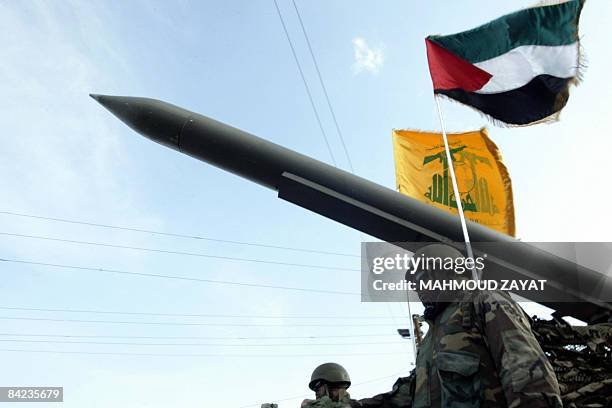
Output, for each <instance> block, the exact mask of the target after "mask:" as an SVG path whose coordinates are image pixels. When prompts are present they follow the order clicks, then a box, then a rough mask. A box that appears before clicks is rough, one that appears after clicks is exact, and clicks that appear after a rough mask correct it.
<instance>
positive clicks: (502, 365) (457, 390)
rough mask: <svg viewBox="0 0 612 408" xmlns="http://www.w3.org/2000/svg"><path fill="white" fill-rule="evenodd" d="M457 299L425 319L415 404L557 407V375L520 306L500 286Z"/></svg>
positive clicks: (558, 398)
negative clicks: (425, 326) (428, 319)
mask: <svg viewBox="0 0 612 408" xmlns="http://www.w3.org/2000/svg"><path fill="white" fill-rule="evenodd" d="M461 299H462V300H461V301H460V302H456V303H449V304H448V305H447V306H446V308H444V310H442V311H441V312H440V313H439V314H438V315H437V316H436V317H435V318H434V319H433V321H428V323H429V330H428V332H427V335H426V336H425V338H424V339H423V341H422V343H421V345H420V347H419V351H418V355H417V361H416V381H415V394H414V402H413V407H414V408H421V407H458V408H464V407H511V408H515V407H536V408H537V407H561V406H562V405H561V399H560V397H559V385H558V384H557V379H556V377H555V374H554V372H553V370H552V367H551V365H550V363H549V362H548V359H547V358H546V356H545V354H544V352H543V351H542V348H541V347H540V345H539V344H538V342H537V341H536V339H535V338H534V336H533V334H532V332H531V328H530V324H529V320H528V318H527V316H525V314H524V312H523V310H522V309H521V308H520V307H519V306H518V305H517V304H516V303H515V302H514V301H513V300H512V299H511V298H510V297H509V296H508V295H507V294H505V293H501V292H474V293H467V294H464V295H463V297H462V298H461Z"/></svg>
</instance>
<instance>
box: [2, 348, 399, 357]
mask: <svg viewBox="0 0 612 408" xmlns="http://www.w3.org/2000/svg"><path fill="white" fill-rule="evenodd" d="M0 351H5V352H16V353H50V354H84V355H106V356H143V357H223V358H225V357H238V358H245V357H249V358H260V357H261V358H279V357H280V358H286V357H330V358H331V357H333V358H337V357H357V356H361V357H369V356H390V355H397V353H393V352H385V353H348V354H276V353H275V354H222V353H211V354H164V353H118V352H101V351H60V350H24V349H0Z"/></svg>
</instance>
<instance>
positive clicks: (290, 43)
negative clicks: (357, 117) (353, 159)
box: [274, 0, 338, 167]
mask: <svg viewBox="0 0 612 408" xmlns="http://www.w3.org/2000/svg"><path fill="white" fill-rule="evenodd" d="M274 6H276V11H277V12H278V18H279V19H280V22H281V24H282V26H283V31H284V32H285V37H287V41H288V42H289V47H291V53H292V54H293V58H294V59H295V63H296V65H297V68H298V71H299V73H300V77H301V78H302V82H303V83H304V88H306V93H307V94H308V99H309V100H310V106H312V110H313V112H314V114H315V117H316V119H317V123H318V124H319V129H321V134H322V135H323V139H325V145H326V146H327V150H328V151H329V155H330V156H331V159H332V162H333V163H334V166H336V167H337V166H338V164H337V163H336V158H335V157H334V153H333V152H332V149H331V146H330V145H329V140H328V139H327V134H326V133H325V129H323V123H321V118H320V117H319V112H318V111H317V107H316V106H315V103H314V100H313V99H312V94H311V93H310V87H309V86H308V83H307V82H306V77H305V76H304V71H302V65H301V64H300V60H299V59H298V57H297V53H296V52H295V47H294V46H293V42H292V41H291V37H290V36H289V31H287V26H286V25H285V20H284V19H283V15H282V13H281V11H280V8H279V7H278V3H277V1H276V0H274Z"/></svg>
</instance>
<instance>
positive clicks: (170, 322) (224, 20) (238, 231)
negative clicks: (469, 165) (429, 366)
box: [0, 0, 612, 408]
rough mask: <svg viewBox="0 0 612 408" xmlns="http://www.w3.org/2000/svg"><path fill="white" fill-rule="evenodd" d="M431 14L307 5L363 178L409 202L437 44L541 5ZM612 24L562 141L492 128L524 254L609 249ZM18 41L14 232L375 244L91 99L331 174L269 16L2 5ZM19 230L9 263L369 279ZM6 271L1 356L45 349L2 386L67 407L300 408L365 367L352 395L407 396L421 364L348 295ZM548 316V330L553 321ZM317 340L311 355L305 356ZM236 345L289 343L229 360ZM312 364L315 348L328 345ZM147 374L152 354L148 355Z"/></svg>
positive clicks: (609, 10)
mask: <svg viewBox="0 0 612 408" xmlns="http://www.w3.org/2000/svg"><path fill="white" fill-rule="evenodd" d="M424 4H425V3H423V2H416V1H409V2H400V1H384V2H376V3H373V2H368V1H326V2H324V1H310V2H306V1H303V0H302V1H298V6H299V7H300V11H301V13H302V18H303V20H304V23H305V25H306V29H307V30H308V34H309V36H310V40H311V43H312V46H313V49H314V52H315V53H316V56H317V59H318V63H319V66H320V69H321V72H322V74H323V77H324V79H325V82H326V85H327V89H328V92H329V95H330V97H331V100H332V103H333V106H334V109H335V112H336V116H337V118H338V122H339V124H340V127H341V129H342V131H343V134H344V137H345V141H346V144H347V148H348V151H349V153H350V156H351V159H352V162H353V164H354V167H355V171H356V173H358V174H359V175H361V176H363V177H366V178H368V179H370V180H373V181H375V182H378V183H381V184H383V185H386V186H388V187H390V188H393V186H394V171H393V163H392V151H391V137H390V136H391V129H392V128H420V129H427V130H435V129H438V127H439V126H438V122H437V116H436V115H437V114H436V111H435V106H434V103H433V99H432V96H431V84H430V80H429V76H428V72H427V66H426V58H425V49H424V41H423V39H424V37H425V36H426V35H428V34H434V33H444V34H446V33H452V32H456V31H460V30H463V29H467V28H470V27H473V26H475V25H478V24H480V23H482V22H485V21H488V20H490V19H492V18H495V17H497V16H499V15H502V14H504V13H506V12H509V11H512V10H515V9H518V8H521V7H524V6H527V5H529V4H531V2H530V1H522V0H521V1H513V2H495V3H492V2H489V1H484V0H471V1H462V2H442V1H435V2H428V3H427V5H424ZM279 5H280V8H281V11H282V12H283V15H284V17H285V21H286V24H287V27H288V29H289V32H290V35H291V36H292V39H293V40H294V43H295V47H296V51H297V54H298V56H299V58H300V60H301V62H302V65H303V68H304V72H305V76H306V78H307V80H308V82H309V85H310V87H311V90H312V92H313V97H314V100H315V103H316V105H317V107H318V108H319V112H320V114H321V117H322V121H323V125H324V127H325V129H326V131H327V134H328V137H329V140H330V143H331V147H332V151H333V152H334V154H335V156H336V158H337V160H338V163H339V165H340V166H341V167H343V168H345V169H346V168H347V162H346V159H345V158H344V156H343V151H342V146H341V144H340V141H339V139H338V137H337V135H336V133H335V131H334V126H333V122H332V120H331V116H330V115H329V112H328V111H327V110H326V106H325V100H324V97H323V93H322V91H321V89H320V87H319V86H318V80H317V77H316V72H315V71H314V67H313V65H312V63H311V61H310V59H309V54H308V49H307V48H306V43H305V41H304V38H303V36H302V34H301V31H300V27H299V22H298V20H297V16H296V14H295V11H294V9H293V6H292V4H291V2H290V1H284V0H279ZM610 20H612V4H610V3H609V2H606V1H602V0H592V1H589V2H588V4H587V5H586V7H585V10H584V12H583V18H582V21H581V32H582V35H583V46H584V49H585V51H586V55H587V63H588V69H587V71H586V73H585V78H584V83H583V84H582V85H581V86H580V87H578V88H576V89H574V90H573V91H572V96H571V98H570V101H569V104H568V106H567V108H566V109H565V110H564V112H563V114H562V119H561V121H560V122H559V123H555V124H552V125H540V126H534V127H530V128H521V129H499V128H494V127H491V126H489V129H490V134H491V137H492V138H493V139H494V140H495V141H496V142H497V144H498V146H499V147H500V149H501V151H502V153H503V154H504V158H505V161H506V163H507V165H508V168H509V171H510V174H511V177H512V179H513V187H514V195H515V203H516V218H517V233H518V234H517V235H518V237H520V238H521V239H523V240H525V241H611V240H612V239H611V238H612V234H611V232H610V226H611V225H610V217H609V216H608V215H607V214H608V208H609V202H610V200H611V199H612V195H611V193H610V191H609V189H606V188H605V185H607V180H606V177H607V176H606V175H607V174H608V173H609V171H608V166H607V164H608V161H609V159H608V157H609V151H610V149H611V148H612V143H611V142H610V139H609V137H608V129H607V128H608V126H607V125H606V123H607V121H606V119H607V117H608V115H609V112H608V110H609V109H608V107H609V103H608V102H609V100H610V99H611V98H612V86H611V85H610V81H609V73H608V71H609V67H610V65H611V64H610V63H611V60H610V59H611V56H610V52H609V44H608V42H606V41H604V40H603V38H604V37H603V36H602V34H601V33H603V32H606V31H605V30H607V25H606V24H607V22H609V21H610ZM0 34H1V37H2V38H4V39H5V41H4V44H3V47H1V48H0V60H1V61H2V64H0V83H2V84H3V86H2V92H1V93H0V112H2V113H1V115H2V121H1V122H0V123H1V125H0V126H1V127H2V135H3V137H2V145H1V148H0V152H1V153H2V156H1V157H2V160H1V161H0V186H1V187H2V191H3V194H2V198H3V199H2V205H0V211H4V212H13V213H23V214H33V215H40V216H45V217H56V218H67V219H74V220H82V221H87V222H93V223H101V224H110V225H119V226H128V227H134V228H140V229H147V230H154V231H163V232H169V233H177V234H187V235H197V236H202V237H210V238H216V239H224V240H234V241H244V242H255V243H264V244H271V245H277V246H288V247H296V248H311V249H317V250H324V251H331V252H339V253H344V254H352V255H358V254H359V244H360V241H361V240H362V236H360V234H359V233H357V232H356V231H353V230H351V229H349V228H346V227H344V226H342V225H340V224H337V223H334V222H331V221H329V220H327V219H324V218H322V217H320V216H317V215H315V214H311V213H308V212H306V211H303V210H301V209H300V208H297V207H294V206H292V205H290V204H288V203H285V202H283V201H281V200H278V199H277V198H276V196H275V193H274V192H272V191H270V190H266V189H263V188H261V187H260V186H258V185H255V184H252V183H250V182H248V181H245V180H242V179H240V178H238V177H235V176H233V175H230V174H227V173H224V172H222V171H220V170H218V169H216V168H213V167H211V166H208V165H205V164H203V163H201V162H198V161H196V160H194V159H192V158H189V157H187V156H184V155H180V154H178V153H177V152H175V151H172V150H170V149H166V148H163V147H161V146H159V145H156V144H154V143H151V142H150V141H148V140H146V139H144V138H142V137H140V136H137V135H136V134H134V133H133V132H132V131H131V130H130V129H128V128H127V127H126V126H124V125H123V124H122V123H120V122H119V121H117V120H116V119H115V118H114V117H112V116H111V115H110V114H109V113H108V112H106V111H105V110H104V109H103V108H101V107H100V106H99V105H98V104H96V103H95V102H94V101H93V100H91V99H90V98H89V97H88V96H87V95H88V94H89V93H92V92H93V93H104V94H117V95H133V96H148V97H154V98H157V99H162V100H165V101H168V102H171V103H174V104H177V105H179V106H183V107H185V108H187V109H189V110H192V111H195V112H200V113H202V114H205V115H207V116H210V117H213V118H215V119H217V120H220V121H223V122H226V123H228V124H231V125H233V126H236V127H238V128H242V129H244V130H247V131H249V132H251V133H254V134H256V135H259V136H262V137H264V138H266V139H268V140H271V141H273V142H276V143H279V144H282V145H284V146H286V147H289V148H292V149H294V150H297V151H299V152H302V153H305V154H307V155H309V156H312V157H315V158H317V159H319V160H323V161H326V162H331V159H330V156H329V153H328V151H327V149H326V147H325V143H324V141H323V138H322V136H321V134H320V131H319V128H318V125H317V123H316V121H315V118H314V116H313V113H312V110H311V107H310V104H309V101H308V99H307V96H306V93H305V90H304V86H303V84H302V82H301V80H300V78H299V74H298V71H297V69H296V66H295V62H294V60H293V57H292V55H291V51H290V49H289V46H288V44H287V41H286V39H285V36H284V33H283V31H282V26H281V25H280V22H279V19H278V15H277V13H276V9H275V7H274V2H273V0H254V1H232V2H211V1H206V2H187V1H177V2H172V3H171V2H163V1H157V2H155V1H136V0H134V1H130V2H121V1H92V2H77V1H22V2H0ZM443 109H444V112H445V116H446V119H447V125H448V129H449V130H451V131H461V130H467V129H474V128H479V127H481V126H482V125H485V124H486V123H485V121H484V119H482V118H481V117H480V116H479V115H477V114H476V113H473V112H472V111H471V110H469V109H466V108H464V107H462V106H459V105H455V104H451V103H448V102H444V104H443ZM0 221H1V223H2V228H0V232H1V233H3V234H0V257H1V258H3V259H14V260H25V261H32V262H41V263H53V264H61V265H72V266H81V267H87V268H105V269H113V270H122V271H130V272H137V273H149V274H163V275H173V276H183V277H196V278H199V279H209V280H224V281H235V282H242V283H259V284H269V285H280V286H294V287H304V288H313V289H329V288H333V289H334V290H340V291H347V292H358V291H359V276H358V272H355V271H341V270H335V269H329V270H327V269H314V268H305V267H282V266H279V265H270V264H261V263H253V262H244V261H228V260H221V259H211V258H205V257H200V256H186V255H176V254H168V253H154V252H146V251H138V250H128V249H119V248H110V247H101V246H93V245H83V244H75V243H67V242H58V241H50V240H42V239H36V238H24V237H16V236H14V235H6V234H7V233H9V234H21V235H29V236H38V237H51V238H58V239H65V240H79V241H88V242H95V243H106V244H113V245H122V246H132V247H140V248H153V249H162V250H167V251H179V252H191V253H200V254H209V255H217V256H224V257H239V258H248V259H264V260H272V261H277V262H290V263H300V264H313V265H322V266H331V267H337V268H347V269H358V268H359V260H358V258H355V257H350V256H332V255H323V254H318V253H317V254H315V253H304V252H296V251H286V250H279V249H271V248H261V247H252V246H245V245H231V244H223V243H219V242H212V241H206V240H201V239H200V240H195V239H187V238H178V237H168V236H160V235H152V234H147V233H137V232H129V231H122V230H116V229H108V228H96V227H91V226H83V225H75V224H67V223H61V222H52V221H44V220H36V219H31V218H24V217H17V216H14V215H13V216H10V215H7V214H0ZM0 272H1V273H2V280H1V281H0V299H1V301H0V307H2V308H3V309H0V320H1V324H2V330H1V332H2V333H4V334H1V335H0V340H1V343H2V344H0V349H5V350H6V349H11V350H28V351H21V352H17V351H0V356H1V358H2V361H3V364H2V365H3V367H5V369H4V370H2V372H0V385H7V386H8V385H31V386H42V385H57V386H64V387H65V403H64V406H66V407H85V406H92V407H104V406H115V407H162V406H163V407H165V406H168V405H176V406H179V405H180V406H185V407H196V406H202V405H207V406H212V405H214V404H217V405H219V406H221V405H222V406H227V407H236V408H237V407H241V406H246V405H252V404H254V406H258V404H260V403H262V402H269V401H273V400H277V399H284V398H288V397H295V398H294V399H291V400H287V401H284V402H281V407H283V406H287V407H289V406H297V404H299V402H300V401H301V399H303V398H304V397H305V396H306V395H308V394H309V393H310V392H309V390H308V389H307V382H308V379H309V375H310V372H311V371H312V369H313V368H314V367H315V366H316V365H318V364H320V363H322V362H325V361H337V362H340V363H341V364H343V365H345V366H346V367H347V368H348V369H349V370H350V373H351V376H352V377H353V382H354V384H355V385H354V386H353V387H352V388H351V391H352V394H353V396H355V397H364V396H368V395H372V394H375V393H378V392H383V391H386V390H388V389H390V387H391V385H392V383H393V381H394V378H396V377H397V376H399V375H404V374H406V373H408V372H409V371H410V369H411V366H410V363H411V362H412V358H413V357H412V354H411V351H410V350H411V345H410V343H408V342H406V341H402V340H401V339H399V338H398V336H397V335H396V334H395V329H396V328H398V327H405V326H406V325H407V320H406V316H407V310H406V305H403V304H390V305H381V304H362V303H360V302H359V296H351V295H330V294H322V293H313V292H299V291H289V290H278V289H262V288H249V287H244V286H242V287H238V286H232V285H222V284H211V283H204V282H195V281H186V280H172V279H163V278H153V277H146V276H134V275H131V276H130V275H125V274H123V275H122V274H116V273H115V274H113V273H104V272H101V271H92V270H77V269H66V268H54V267H47V266H41V265H38V266H36V265H32V264H19V263H6V262H2V263H0ZM414 306H415V310H418V308H417V307H416V305H414ZM7 308H37V309H71V310H97V311H105V312H123V313H125V312H130V313H153V314H174V315H189V314H209V315H210V314H214V315H220V314H221V315H234V316H241V317H204V316H197V317H194V316H160V315H142V314H131V315H130V314H110V313H104V314H102V313H84V312H78V313H77V312H43V311H32V310H29V311H28V310H14V309H7ZM531 308H533V306H531ZM532 310H535V311H537V312H541V313H543V311H542V309H541V308H537V307H536V308H533V309H532ZM304 316H317V317H316V318H308V319H306V318H304ZM16 318H18V319H16ZM28 319H59V320H98V321H101V320H102V321H113V322H120V321H121V322H124V323H108V322H106V323H103V322H95V323H94V322H68V321H51V320H28ZM125 322H128V323H125ZM129 322H132V323H129ZM134 322H135V323H134ZM213 324H214V325H213ZM217 325H225V326H217ZM266 325H267V326H266ZM269 325H274V326H269ZM300 325H301V326H300ZM303 325H326V326H322V327H319V326H316V327H311V326H307V327H304V326H303ZM6 333H13V334H45V335H56V336H58V335H64V336H66V335H71V336H97V337H71V338H60V337H41V336H29V337H27V336H21V337H16V336H8V335H6ZM372 335H376V336H379V337H371V336H372ZM100 336H120V337H117V338H108V337H100ZM300 336H301V337H307V336H312V337H316V338H313V339H295V338H292V339H287V338H286V337H300ZM325 336H348V337H331V338H328V337H325ZM131 337H156V338H155V339H142V338H140V339H135V338H131ZM161 337H177V338H180V339H165V340H164V339H161ZM194 337H195V338H196V339H194ZM211 337H213V338H215V339H210V338H211ZM235 337H281V339H272V340H270V339H268V340H262V339H251V340H231V339H229V338H235ZM188 338H191V339H188ZM219 338H220V339H219ZM9 340H10V341H9ZM14 340H30V341H31V340H37V341H42V342H30V343H28V342H23V341H21V342H18V341H14ZM51 340H53V341H90V342H97V343H101V342H124V343H126V342H131V343H170V342H173V343H182V344H185V343H207V344H210V343H215V344H221V345H213V346H211V345H205V346H204V345H199V346H188V345H181V346H177V345H174V346H161V345H158V346H151V345H142V344H137V345H125V344H124V345H109V344H81V343H70V344H63V343H49V342H48V341H51ZM304 343H310V344H307V345H303V344H304ZM316 343H319V344H320V345H313V344H316ZM330 343H342V344H336V345H329V344H330ZM362 343H370V344H362ZM372 343H373V344H372ZM245 344H247V345H245ZM269 344H276V345H275V346H269ZM288 344H289V345H288ZM34 351H60V352H65V353H64V354H59V353H55V354H54V353H47V352H34ZM73 352H78V353H111V354H77V353H73ZM112 353H126V354H123V355H117V354H112ZM137 353H141V354H150V355H148V356H143V355H133V354H137ZM167 354H173V355H174V356H168V355H167ZM180 354H182V355H183V356H179V355H180ZM194 354H202V355H201V356H194ZM7 368H8V369H7ZM361 383H363V384H361ZM358 384H360V385H358ZM7 406H8V405H7ZM20 406H21V405H20ZM25 406H27V405H25Z"/></svg>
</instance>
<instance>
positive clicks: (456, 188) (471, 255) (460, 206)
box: [434, 94, 479, 280]
mask: <svg viewBox="0 0 612 408" xmlns="http://www.w3.org/2000/svg"><path fill="white" fill-rule="evenodd" d="M434 99H435V101H436V107H437V108H438V117H439V119H440V127H441V128H442V139H444V149H445V150H446V161H447V162H448V168H449V170H450V176H451V181H452V183H453V192H454V193H455V202H456V203H457V210H458V211H459V218H460V220H461V229H462V230H463V239H464V240H465V248H466V250H467V256H468V258H471V259H474V253H473V252H472V244H471V243H470V234H469V233H468V229H467V224H466V222H465V215H464V214H463V203H461V195H460V194H459V185H458V184H457V178H456V177H455V166H454V165H453V156H452V155H451V152H450V147H449V145H448V138H447V137H446V127H445V126H444V118H443V117H442V109H441V108H440V98H439V97H438V96H437V95H435V94H434ZM472 279H474V280H479V278H478V272H477V270H476V268H474V269H472Z"/></svg>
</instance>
